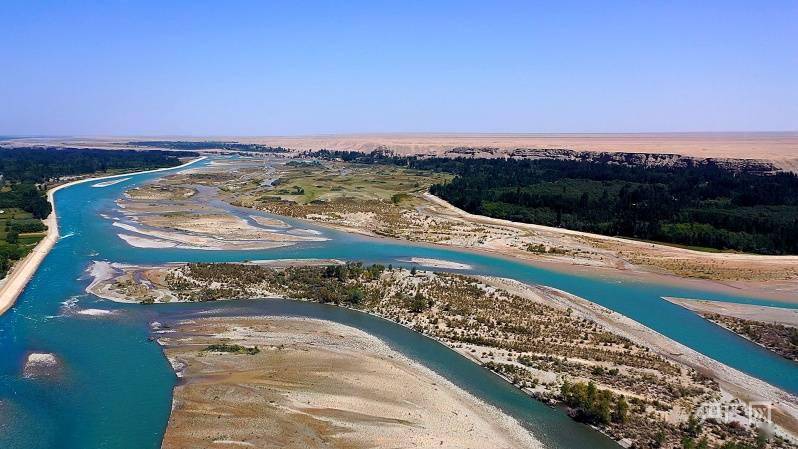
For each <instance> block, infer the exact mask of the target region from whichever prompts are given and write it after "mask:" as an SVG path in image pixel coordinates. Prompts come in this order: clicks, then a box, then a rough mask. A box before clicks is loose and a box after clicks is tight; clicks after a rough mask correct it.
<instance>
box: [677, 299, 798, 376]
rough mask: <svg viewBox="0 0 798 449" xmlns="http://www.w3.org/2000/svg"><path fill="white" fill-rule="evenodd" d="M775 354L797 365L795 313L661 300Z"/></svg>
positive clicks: (724, 304)
mask: <svg viewBox="0 0 798 449" xmlns="http://www.w3.org/2000/svg"><path fill="white" fill-rule="evenodd" d="M664 299H666V300H667V301H670V302H672V303H674V304H676V305H679V306H682V307H684V308H685V309H687V310H690V311H692V312H695V313H697V314H698V315H700V316H701V317H703V318H704V319H706V320H708V321H711V322H713V323H715V324H717V325H718V326H721V327H723V328H724V329H727V330H729V331H731V332H734V333H735V334H737V335H739V336H741V337H743V338H745V339H748V340H750V341H752V342H754V343H756V344H758V345H759V346H762V347H763V348H765V349H767V350H769V351H773V352H775V353H776V354H778V355H780V356H782V357H784V358H787V359H789V360H793V361H796V362H798V309H784V308H780V307H767V306H758V305H753V304H736V303H729V302H723V301H705V300H690V299H681V298H668V297H666V298H664Z"/></svg>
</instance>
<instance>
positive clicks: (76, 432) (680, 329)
mask: <svg viewBox="0 0 798 449" xmlns="http://www.w3.org/2000/svg"><path fill="white" fill-rule="evenodd" d="M203 163H207V161H205V162H199V163H198V164H203ZM168 173H169V171H165V172H159V173H148V174H139V175H134V176H131V178H130V179H129V180H127V181H124V182H120V183H118V184H114V185H111V186H107V187H102V188H95V187H91V185H92V184H94V183H92V182H88V183H83V184H77V185H75V186H72V187H69V188H66V189H62V190H60V191H58V192H57V193H56V208H57V210H58V217H59V227H60V234H61V238H60V240H59V241H58V243H57V244H56V246H55V247H54V248H53V250H52V251H51V252H50V254H49V255H48V256H47V258H46V259H45V261H44V262H43V263H42V265H41V267H40V268H39V270H38V272H37V273H36V275H35V276H34V277H33V279H32V280H31V282H30V283H29V284H28V286H27V288H26V289H25V291H24V293H23V294H22V295H21V296H20V298H19V300H18V302H17V304H16V305H15V307H14V308H13V309H11V310H10V311H9V312H7V313H6V314H5V315H3V316H0V448H4V449H39V448H58V449H95V448H97V449H99V448H103V449H152V448H157V447H159V446H160V442H161V438H162V436H163V432H164V430H165V427H166V423H167V419H168V417H169V411H170V405H171V392H172V388H173V386H174V385H175V382H176V378H175V376H174V374H173V372H172V369H171V367H170V366H169V363H168V362H167V360H166V359H165V358H164V357H163V355H162V353H161V351H160V349H159V347H158V345H157V344H156V343H154V342H150V341H148V337H149V336H150V335H151V330H150V323H152V322H153V321H159V322H170V321H173V320H176V319H181V318H186V317H193V316H212V315H242V314H244V315H246V314H250V315H292V316H308V317H316V318H323V319H328V320H332V321H336V322H339V323H343V324H347V325H350V326H354V327H357V328H360V329H363V330H365V331H366V332H369V333H371V334H373V335H375V336H377V337H379V338H381V339H383V340H385V341H386V342H387V343H388V344H389V345H390V346H391V347H393V348H394V349H396V350H397V351H399V352H402V353H403V354H405V355H407V356H409V357H411V358H413V359H414V360H417V361H418V362H420V363H422V364H424V365H426V366H428V367H429V368H431V369H433V370H435V371H437V372H438V373H440V374H441V375H443V376H444V377H446V378H448V379H449V380H451V381H452V382H453V383H455V384H457V385H459V386H460V387H462V388H464V389H466V390H467V391H469V392H471V393H473V394H474V395H476V396H477V397H479V398H481V399H482V400H484V401H486V402H488V403H490V404H493V405H495V406H496V407H499V408H500V409H502V410H504V411H505V412H506V413H508V414H510V415H511V416H513V417H515V418H516V419H517V420H518V421H519V422H521V423H522V424H523V425H524V426H525V427H526V428H528V429H529V430H530V431H531V432H533V433H534V434H535V436H536V437H537V438H539V439H540V440H541V441H542V442H543V443H544V444H545V445H546V446H547V447H551V448H579V449H583V448H597V449H599V448H610V447H617V446H616V445H615V443H614V442H612V441H611V440H609V439H608V438H606V437H604V436H603V435H601V434H600V433H598V432H596V431H594V430H592V429H590V428H589V427H586V426H583V425H581V424H577V423H575V422H573V421H571V420H570V419H569V418H568V417H567V416H566V415H565V414H564V413H563V412H562V411H561V410H559V409H553V408H550V407H547V406H544V405H542V404H541V403H539V402H537V401H535V400H533V399H531V398H529V397H527V396H526V395H524V394H523V393H521V392H520V391H519V390H517V389H515V388H514V387H512V386H511V385H509V384H508V383H506V382H504V381H503V380H501V379H500V378H498V377H497V376H495V375H493V374H492V373H490V372H489V371H487V370H485V369H484V368H482V367H480V366H477V365H476V364H474V363H472V362H470V361H468V360H466V359H465V358H463V357H461V356H460V355H458V354H456V353H454V352H453V351H451V350H449V349H448V348H446V347H445V346H443V345H441V344H439V343H437V342H434V341H432V340H430V339H428V338H426V337H423V336H421V335H419V334H416V333H414V332H412V331H409V330H407V329H405V328H403V327H401V326H398V325H396V324H393V323H391V322H387V321H385V320H381V319H379V318H375V317H372V316H369V315H366V314H363V313H360V312H356V311H351V310H346V309H342V308H337V307H334V306H327V305H321V304H313V303H303V302H291V301H281V300H260V301H258V300H251V301H227V302H218V303H199V304H169V305H157V306H141V305H128V304H117V303H112V302H109V301H104V300H101V299H99V298H96V297H93V296H91V295H88V294H86V293H85V291H84V290H85V288H86V286H87V284H88V283H89V279H88V278H87V276H86V268H87V267H88V266H89V264H90V263H91V261H93V260H109V261H116V262H127V263H148V264H154V263H164V262H176V261H242V260H256V259H280V258H337V259H346V260H359V261H363V262H367V263H371V262H380V263H384V264H388V263H393V264H394V265H402V262H400V260H402V259H407V258H409V257H427V258H436V259H445V260H450V261H455V262H461V263H465V264H469V265H471V266H472V267H473V269H472V270H470V272H472V273H479V274H490V275H499V276H504V277H510V278H514V279H518V280H521V281H524V282H529V283H538V284H544V285H550V286H553V287H557V288H560V289H563V290H566V291H568V292H571V293H574V294H576V295H579V296H582V297H584V298H587V299H589V300H591V301H594V302H596V303H599V304H601V305H603V306H606V307H609V308H611V309H613V310H616V311H618V312H620V313H623V314H625V315H627V316H629V317H631V318H633V319H635V320H637V321H640V322H641V323H643V324H645V325H647V326H649V327H651V328H653V329H655V330H657V331H659V332H661V333H663V334H665V335H667V336H669V337H671V338H673V339H675V340H677V341H680V342H682V343H684V344H686V345H688V346H690V347H692V348H694V349H696V350H698V351H700V352H702V353H704V354H706V355H708V356H710V357H713V358H715V359H717V360H720V361H722V362H724V363H726V364H728V365H731V366H733V367H735V368H738V369H740V370H742V371H745V372H747V373H749V374H751V375H753V376H756V377H758V378H761V379H763V380H765V381H767V382H769V383H771V384H773V385H777V386H779V387H781V388H783V389H785V390H787V391H790V392H792V393H798V364H795V363H793V362H790V361H788V360H785V359H783V358H780V357H778V356H776V355H774V354H772V353H770V352H768V351H765V350H763V349H761V348H759V347H758V346H756V345H753V344H752V343H750V342H748V341H746V340H744V339H742V338H740V337H738V336H736V335H734V334H731V333H729V332H727V331H725V330H723V329H721V328H719V327H717V326H715V325H712V324H710V323H707V322H706V321H704V320H702V319H701V318H699V317H697V316H695V315H693V314H692V313H689V312H687V311H685V310H683V309H681V308H680V307H677V306H674V305H672V304H671V303H669V302H667V301H664V300H662V299H661V297H662V296H677V297H689V298H705V299H722V300H729V301H737V302H750V303H758V304H770V302H768V301H766V300H760V299H757V298H748V297H735V296H729V295H723V294H718V293H714V292H706V291H698V290H692V289H688V288H683V287H678V286H673V285H664V284H662V285H661V284H651V283H644V282H637V281H630V280H624V281H621V280H617V279H608V278H600V277H589V276H584V275H574V274H566V273H562V272H558V271H551V270H546V269H542V268H538V267H533V266H531V265H528V264H525V263H522V262H515V261H511V260H508V259H502V258H497V257H491V256H488V255H482V254H477V253H472V252H465V251H457V250H453V249H444V248H438V247H428V246H416V245H412V244H408V243H403V242H398V241H390V240H383V239H374V238H367V237H362V236H353V235H349V234H345V233H341V232H336V231H331V230H327V229H320V228H315V229H318V230H320V231H321V232H323V233H324V235H325V236H327V237H329V238H330V241H327V242H317V243H312V244H302V245H298V246H294V247H289V248H282V249H274V250H263V251H201V250H180V249H139V248H133V247H130V246H128V245H127V244H126V243H125V242H123V241H122V240H121V239H119V238H118V237H117V235H116V234H117V231H118V229H117V228H115V227H113V226H112V225H111V223H112V222H111V220H108V219H105V218H102V217H101V214H106V215H112V214H113V213H114V212H113V210H114V209H115V205H114V201H115V200H116V199H117V198H118V197H119V196H120V195H121V194H122V192H123V191H124V190H126V189H129V188H130V187H131V186H134V185H136V184H139V183H142V182H146V181H149V180H152V179H155V178H158V177H161V176H164V175H166V174H168ZM296 225H297V226H300V227H304V228H309V227H311V228H312V226H309V225H307V224H306V223H296ZM89 308H94V309H105V310H110V311H113V314H111V315H106V316H88V315H83V314H78V313H76V312H77V311H79V310H82V309H89ZM32 351H35V352H51V353H54V354H56V355H57V357H58V358H59V360H60V361H61V364H62V368H61V370H60V371H59V372H58V374H57V375H56V376H55V377H45V378H25V377H24V376H23V375H22V367H23V364H24V360H25V357H26V356H27V354H28V353H29V352H32Z"/></svg>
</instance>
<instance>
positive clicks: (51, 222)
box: [0, 156, 205, 315]
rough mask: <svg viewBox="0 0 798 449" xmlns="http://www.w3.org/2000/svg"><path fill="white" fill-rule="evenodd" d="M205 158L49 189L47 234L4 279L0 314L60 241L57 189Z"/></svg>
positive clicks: (45, 220)
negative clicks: (50, 208) (50, 209)
mask: <svg viewBox="0 0 798 449" xmlns="http://www.w3.org/2000/svg"><path fill="white" fill-rule="evenodd" d="M203 159H205V157H204V156H203V157H200V158H197V159H194V160H191V161H189V162H186V163H185V164H183V165H180V166H177V167H164V168H158V169H154V170H145V171H140V172H134V173H124V174H119V175H112V176H101V177H97V178H86V179H81V180H78V181H73V182H69V183H66V184H62V185H60V186H57V187H54V188H52V189H50V190H48V191H47V201H49V202H50V205H51V206H52V208H53V211H52V212H51V213H50V215H49V216H47V218H45V219H44V224H45V225H46V226H47V235H46V236H45V237H44V238H43V239H42V240H41V241H40V242H39V243H38V244H37V245H36V247H34V248H33V250H32V251H31V252H30V253H29V254H28V255H27V256H25V258H24V259H22V260H20V261H18V262H17V263H16V264H14V266H13V267H12V269H11V271H10V272H9V273H8V275H7V276H6V277H5V279H4V280H3V284H2V286H0V315H2V314H3V313H5V312H6V311H7V310H8V309H10V308H11V307H12V306H13V305H14V302H16V300H17V298H18V297H19V295H20V294H22V291H23V290H24V289H25V286H26V285H28V282H29V281H30V279H31V278H32V277H33V275H34V274H35V273H36V270H37V269H38V268H39V265H41V263H42V261H43V260H44V258H45V257H46V256H47V254H48V253H49V252H50V250H51V249H53V246H55V243H56V242H57V241H58V215H57V213H56V207H55V193H56V192H57V191H59V190H61V189H65V188H67V187H70V186H73V185H76V184H82V183H84V182H95V181H102V180H106V179H116V178H122V177H125V176H128V177H129V176H131V175H140V174H143V173H155V172H161V171H165V170H173V169H180V168H183V167H187V166H189V165H191V164H194V163H195V162H199V161H201V160H203Z"/></svg>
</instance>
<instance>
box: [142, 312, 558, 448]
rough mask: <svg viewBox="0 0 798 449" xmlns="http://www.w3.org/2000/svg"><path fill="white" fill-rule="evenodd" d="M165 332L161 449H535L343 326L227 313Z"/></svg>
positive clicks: (523, 436)
mask: <svg viewBox="0 0 798 449" xmlns="http://www.w3.org/2000/svg"><path fill="white" fill-rule="evenodd" d="M165 330H167V331H169V333H161V334H158V335H159V338H158V342H159V343H160V344H161V345H162V346H163V347H164V352H165V354H166V355H167V357H168V358H169V360H170V361H171V363H172V365H173V366H174V367H175V368H176V370H177V373H178V375H179V376H180V378H181V383H180V384H179V385H178V386H177V387H175V392H174V399H173V404H174V405H173V411H172V415H171V417H170V420H169V425H168V427H167V430H166V435H165V437H164V441H163V445H162V447H163V448H164V449H170V448H184V447H189V446H190V447H193V448H217V447H223V445H227V444H236V445H241V446H256V447H260V448H271V447H274V448H278V447H280V448H281V447H307V448H322V447H323V448H352V449H354V448H369V447H399V446H411V447H437V446H439V445H440V444H445V445H446V446H447V447H480V448H483V447H484V448H508V449H509V448H516V447H517V448H521V447H525V448H540V447H542V445H541V444H540V443H539V442H538V441H537V440H535V438H534V437H533V436H532V435H530V433H529V432H528V431H527V430H525V429H524V428H523V427H521V426H520V425H519V424H518V422H516V421H514V420H512V419H510V418H509V417H507V416H506V415H504V414H503V413H501V412H500V411H499V410H497V409H495V408H493V407H490V406H488V405H486V404H484V403H483V402H481V401H479V400H478V399H476V398H475V397H473V396H471V395H470V394H468V393H466V392H465V391H463V390H461V389H460V388H458V387H456V386H455V385H454V384H452V383H451V382H449V381H447V380H446V379H444V378H443V377H441V376H440V375H438V374H436V373H434V372H432V371H430V370H429V369H427V368H424V367H423V366H421V365H419V364H418V363H416V362H414V361H412V360H410V359H407V358H406V357H404V356H402V355H401V354H399V353H397V352H396V351H393V350H391V349H390V348H389V347H388V346H387V345H386V344H385V343H384V342H382V341H381V340H379V339H377V338H375V337H373V336H371V335H369V334H366V333H365V332H362V331H359V330H356V329H353V328H351V327H347V326H344V325H340V324H336V323H333V322H330V321H322V320H311V319H302V318H276V317H268V318H267V317H245V318H243V317H242V318H236V317H233V318H204V319H199V320H192V321H190V322H179V323H177V325H176V326H175V327H173V328H170V329H165ZM171 331H176V333H171ZM156 334H157V331H156ZM214 345H215V346H214ZM239 348H241V349H240V350H239ZM256 348H257V349H256Z"/></svg>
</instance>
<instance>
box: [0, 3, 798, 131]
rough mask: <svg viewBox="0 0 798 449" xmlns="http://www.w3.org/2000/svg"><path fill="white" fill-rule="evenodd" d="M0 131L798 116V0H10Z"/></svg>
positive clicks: (792, 123)
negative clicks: (278, 0) (590, 0)
mask: <svg viewBox="0 0 798 449" xmlns="http://www.w3.org/2000/svg"><path fill="white" fill-rule="evenodd" d="M0 17H2V21H0V23H2V28H0V58H2V65H0V134H59V135H92V134H100V135H132V134H139V135H166V134H181V135H275V134H279V135H287V134H313V133H349V132H436V131H445V132H646V131H757V130H760V131H761V130H798V25H796V24H798V2H797V1H784V2H782V1H749V2H737V1H701V2H695V1H685V2H680V1H668V2H654V1H630V2H620V1H619V2H614V1H609V2H599V1H596V2H578V1H558V2H553V1H552V2H546V3H544V2H532V1H527V2H502V1H496V2H493V1H478V2H470V1H452V2H433V1H419V2H413V1H403V2H383V1H366V2H355V1H346V2H344V1H330V2H311V1H307V2H301V1H296V2H294V1H284V2H265V1H252V2H247V1H213V2H212V1H207V2H206V1H185V2H181V1H133V0H131V1H104V2H91V1H81V2H69V1H44V0H42V1H30V0H22V1H15V0H12V1H8V0H4V1H3V2H2V4H0Z"/></svg>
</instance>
